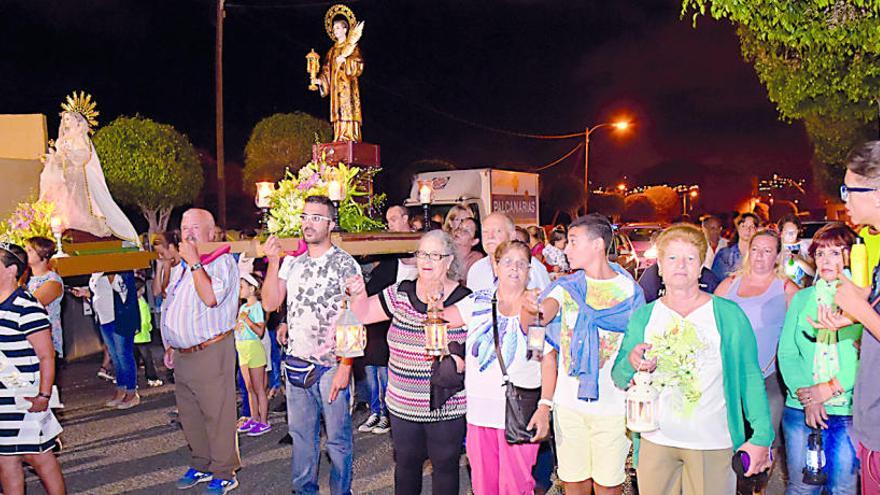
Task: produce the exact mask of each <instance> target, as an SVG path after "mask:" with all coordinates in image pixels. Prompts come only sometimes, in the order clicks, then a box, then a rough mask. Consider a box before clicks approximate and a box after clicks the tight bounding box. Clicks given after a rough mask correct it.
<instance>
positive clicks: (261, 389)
mask: <svg viewBox="0 0 880 495" xmlns="http://www.w3.org/2000/svg"><path fill="white" fill-rule="evenodd" d="M240 283H241V293H240V294H241V297H242V298H243V299H244V300H245V302H244V304H242V305H241V308H239V310H238V323H236V325H235V349H236V350H237V351H238V365H239V366H240V367H241V375H242V377H243V378H244V384H245V388H246V389H247V397H248V402H249V406H250V411H251V417H250V418H248V419H247V420H245V421H244V422H243V423H242V424H241V426H239V427H238V431H239V433H246V434H247V435H248V436H249V437H258V436H260V435H264V434H266V433H268V432H270V431H271V430H272V427H271V426H270V425H269V419H268V416H269V398H268V396H267V395H266V351H265V348H264V347H263V342H262V337H263V334H264V333H265V332H266V319H265V314H264V313H263V306H262V305H261V304H260V300H259V291H260V280H259V278H258V276H257V275H256V274H251V273H243V274H242V275H241V282H240Z"/></svg>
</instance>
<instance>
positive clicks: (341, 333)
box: [336, 298, 367, 358]
mask: <svg viewBox="0 0 880 495" xmlns="http://www.w3.org/2000/svg"><path fill="white" fill-rule="evenodd" d="M366 347H367V329H366V327H364V324H363V323H361V321H360V320H358V318H357V316H355V315H354V313H352V311H351V309H349V307H348V299H347V298H346V299H344V300H343V301H342V312H340V313H339V318H337V319H336V355H337V356H339V357H344V358H355V357H361V356H363V355H364V349H365V348H366Z"/></svg>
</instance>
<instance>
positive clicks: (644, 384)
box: [626, 371, 660, 433]
mask: <svg viewBox="0 0 880 495" xmlns="http://www.w3.org/2000/svg"><path fill="white" fill-rule="evenodd" d="M633 380H634V381H635V384H634V385H633V386H632V387H630V388H629V390H627V391H626V427H627V428H629V429H630V430H632V431H635V432H637V433H647V432H649V431H654V430H656V429H658V428H660V392H658V391H657V389H656V388H654V386H653V385H651V374H650V373H646V372H644V371H639V372H637V373H636V376H635V378H634V379H633Z"/></svg>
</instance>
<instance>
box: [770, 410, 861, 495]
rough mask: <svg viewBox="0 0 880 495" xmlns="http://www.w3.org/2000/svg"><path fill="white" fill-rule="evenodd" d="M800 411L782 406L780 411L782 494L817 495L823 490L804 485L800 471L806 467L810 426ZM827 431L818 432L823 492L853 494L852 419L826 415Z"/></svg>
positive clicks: (855, 471)
mask: <svg viewBox="0 0 880 495" xmlns="http://www.w3.org/2000/svg"><path fill="white" fill-rule="evenodd" d="M804 418H805V415H804V412H803V411H802V410H800V409H795V408H792V407H786V408H785V411H783V412H782V431H783V432H784V434H785V452H786V463H787V464H788V488H786V490H785V493H786V495H808V494H811V495H812V494H815V495H818V494H819V493H821V492H822V489H823V487H821V486H813V485H807V484H805V483H804V481H803V480H804V475H803V469H804V466H805V465H806V457H807V455H806V452H807V437H809V435H810V431H811V430H810V427H809V426H807V424H806V423H805V421H804ZM826 422H827V423H828V428H827V429H825V430H822V447H823V449H824V451H825V469H824V471H825V473H827V474H828V481H826V482H825V486H824V489H825V491H826V492H827V493H828V495H855V494H856V493H858V484H857V480H858V470H859V466H858V464H859V463H858V460H857V459H856V450H855V447H854V446H853V443H852V440H851V439H850V431H851V430H852V416H833V415H830V414H829V415H828V420H827V421H826Z"/></svg>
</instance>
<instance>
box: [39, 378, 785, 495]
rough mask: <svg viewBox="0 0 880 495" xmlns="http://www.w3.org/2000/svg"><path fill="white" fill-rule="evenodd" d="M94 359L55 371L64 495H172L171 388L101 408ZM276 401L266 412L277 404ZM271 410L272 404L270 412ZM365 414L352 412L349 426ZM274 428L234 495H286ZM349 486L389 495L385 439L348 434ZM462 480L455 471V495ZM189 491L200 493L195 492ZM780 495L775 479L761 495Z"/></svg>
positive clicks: (251, 457) (245, 442)
mask: <svg viewBox="0 0 880 495" xmlns="http://www.w3.org/2000/svg"><path fill="white" fill-rule="evenodd" d="M97 369H98V362H97V361H87V362H78V363H74V364H70V365H67V367H66V368H65V369H63V370H62V372H61V379H60V385H61V394H62V400H63V402H64V403H65V406H66V407H65V409H64V410H63V413H61V414H60V416H61V422H62V425H63V426H64V433H63V436H62V439H63V442H64V451H63V452H62V454H61V456H60V459H61V464H62V469H63V471H64V476H65V479H66V481H67V484H68V488H69V492H70V493H71V494H79V493H82V494H117V493H133V494H145V495H146V494H166V493H167V494H172V493H173V494H179V493H182V492H179V491H177V490H176V489H175V488H174V481H175V480H176V479H177V478H178V477H179V476H180V475H181V474H182V473H183V472H184V471H185V470H186V468H187V466H188V464H187V463H188V460H189V454H188V450H187V447H186V441H185V439H184V437H183V433H182V432H181V431H180V430H179V429H178V428H177V427H176V426H174V425H172V424H170V422H169V416H168V413H170V412H171V411H173V410H174V393H173V391H174V389H173V385H165V386H162V387H158V388H146V384H145V383H143V372H142V371H139V375H140V379H141V382H142V383H141V384H140V386H141V389H140V391H141V397H142V402H141V404H140V406H138V407H136V408H133V409H129V410H127V411H118V410H110V409H107V408H105V407H104V406H103V403H104V402H105V401H106V400H107V399H109V397H110V395H112V392H113V386H112V384H110V383H108V382H105V381H102V380H100V379H98V378H96V377H95V374H94V373H95V372H96V371H97ZM278 400H279V399H276V401H275V402H273V404H272V406H274V405H275V404H277V401H278ZM270 409H271V406H270ZM364 415H365V413H363V412H359V413H357V416H356V418H355V425H357V424H359V422H360V420H362V418H363V416H364ZM270 422H271V423H272V426H273V427H274V430H273V431H272V432H270V433H268V434H266V435H264V436H262V437H259V438H250V437H246V436H241V437H240V441H241V444H240V449H241V457H242V463H243V468H242V470H241V471H240V472H239V474H238V479H239V482H240V483H241V485H240V488H239V489H238V490H236V491H235V492H234V493H240V494H269V493H271V494H283V493H290V446H289V445H279V444H278V440H279V439H280V438H281V437H282V436H284V433H285V431H286V428H287V424H286V416H285V414H284V413H272V414H271V417H270ZM354 449H355V456H354V482H353V487H352V488H353V491H354V493H357V494H390V493H393V489H392V487H393V467H392V460H391V444H390V441H389V436H388V435H374V434H372V433H360V432H357V431H355V441H354ZM429 470H430V468H428V469H426V476H425V485H424V490H425V493H430V472H429ZM329 472H330V466H329V464H328V462H327V459H326V456H324V458H323V459H322V466H321V493H328V492H329V488H328V478H329ZM467 484H468V478H467V474H466V472H465V470H464V469H462V493H467V492H466V491H465V490H466V488H467ZM28 493H29V494H43V493H45V492H44V491H43V489H42V486H40V483H39V480H37V479H36V477H35V476H34V475H33V474H32V473H31V474H30V475H29V476H28ZM192 493H199V491H198V490H194V491H193V492H192ZM766 493H767V494H768V495H770V494H781V493H782V484H781V481H780V480H779V479H778V476H777V477H775V479H774V483H773V484H772V485H771V487H770V489H769V490H768V491H767V492H766Z"/></svg>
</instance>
